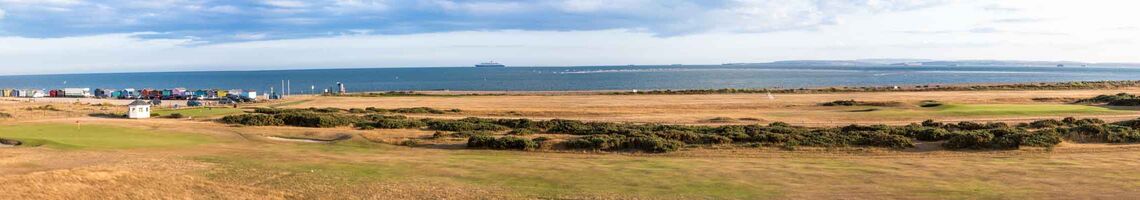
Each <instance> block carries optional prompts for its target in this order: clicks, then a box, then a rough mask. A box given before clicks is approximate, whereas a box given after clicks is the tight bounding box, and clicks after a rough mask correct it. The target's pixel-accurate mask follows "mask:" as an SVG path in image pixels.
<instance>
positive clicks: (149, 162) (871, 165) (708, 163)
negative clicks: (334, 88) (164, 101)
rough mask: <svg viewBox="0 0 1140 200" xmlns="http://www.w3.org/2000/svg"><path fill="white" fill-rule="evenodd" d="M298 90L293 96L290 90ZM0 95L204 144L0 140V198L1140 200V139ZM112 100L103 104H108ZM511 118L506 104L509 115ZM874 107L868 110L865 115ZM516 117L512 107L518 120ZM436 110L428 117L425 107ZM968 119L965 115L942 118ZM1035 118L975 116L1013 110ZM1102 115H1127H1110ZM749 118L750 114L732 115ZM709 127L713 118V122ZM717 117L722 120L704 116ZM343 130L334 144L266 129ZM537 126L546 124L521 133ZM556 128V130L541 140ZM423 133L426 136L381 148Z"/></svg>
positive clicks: (644, 100) (630, 105)
mask: <svg viewBox="0 0 1140 200" xmlns="http://www.w3.org/2000/svg"><path fill="white" fill-rule="evenodd" d="M1117 92H1135V91H1133V90H1126V91H1115V90H1114V91H1032V92H1016V91H1014V92H1010V91H1002V92H913V93H852V94H811V95H778V96H777V99H776V100H768V99H767V98H766V96H762V95H745V94H731V95H636V96H634V95H628V96H621V95H618V96H593V95H533V96H475V97H381V98H329V97H300V98H297V99H311V100H312V101H308V102H304V103H301V104H298V105H292V106H291V107H342V108H362V107H369V106H374V107H382V108H404V107H419V106H427V107H434V108H440V109H450V108H459V109H462V110H464V112H463V113H461V114H447V115H443V117H451V118H459V117H466V116H510V117H532V118H573V119H586V120H600V121H629V122H665V123H701V122H700V121H701V120H709V119H712V118H715V117H724V118H725V119H737V120H736V123H761V122H767V121H775V120H781V121H790V122H795V121H801V120H802V121H808V122H827V121H832V120H834V121H845V122H846V120H850V121H860V122H869V123H894V122H900V123H901V122H913V121H917V120H921V119H915V118H914V117H901V118H892V117H881V116H880V117H869V116H872V115H867V114H866V113H865V112H863V113H849V112H841V111H845V110H849V109H851V108H841V109H835V108H823V107H819V106H816V105H815V104H817V103H819V102H827V101H833V100H840V99H856V100H859V101H884V102H886V101H898V102H903V103H904V104H910V105H915V104H917V102H920V101H923V100H938V101H941V102H947V103H958V104H972V103H976V104H990V103H1002V104H1053V103H1052V102H1048V103H1043V102H1037V101H1034V98H1081V97H1088V96H1095V95H1097V94H1110V93H1117ZM297 99H294V100H297ZM45 104H47V103H43V102H37V103H28V102H5V101H0V112H8V113H11V114H13V115H14V116H15V117H13V118H11V119H6V120H4V121H0V125H9V124H34V123H49V124H50V123H64V124H71V123H75V122H76V121H79V122H81V123H83V124H104V125H113V126H121V127H123V128H130V129H144V130H149V131H154V132H160V133H161V132H174V131H177V132H192V133H195V134H202V135H206V136H210V137H212V138H214V139H216V140H217V141H216V142H214V143H209V144H203V145H197V146H191V147H179V148H148V149H118V150H63V149H53V148H46V147H34V148H28V147H19V148H0V188H4V192H3V195H4V196H3V197H0V199H9V198H10V199H151V198H163V197H181V198H192V199H221V198H225V199H1122V198H1129V197H1134V196H1140V163H1138V162H1136V160H1140V154H1137V153H1135V152H1137V151H1140V145H1108V144H1071V143H1064V144H1062V145H1060V146H1058V147H1056V148H1054V149H1051V150H1045V149H1023V150H1013V151H980V152H970V151H928V150H923V149H921V148H920V149H913V150H907V151H895V150H884V149H875V148H840V149H827V148H802V149H797V150H796V151H784V150H780V149H779V148H775V147H762V148H739V147H727V146H726V147H711V148H689V149H685V150H682V151H678V152H673V153H668V154H653V155H645V154H632V153H596V152H553V151H539V152H517V151H491V150H467V149H463V148H460V147H461V146H456V145H455V144H460V143H462V142H463V139H461V138H458V139H457V138H451V139H430V138H428V137H430V136H431V135H432V133H434V132H432V131H422V130H367V131H365V130H355V129H350V128H332V129H316V128H296V127H243V126H229V125H223V124H218V123H214V122H209V121H198V120H185V119H150V120H126V119H106V118H93V117H85V116H86V115H85V114H86V113H90V112H101V111H104V110H101V109H102V108H100V107H98V106H91V105H82V104H70V103H54V104H53V105H56V106H57V107H59V108H61V109H62V110H63V111H52V112H53V113H39V112H38V111H27V110H24V109H22V108H25V107H30V106H39V105H45ZM115 108H116V107H113V108H110V109H112V110H113V109H115ZM512 111H513V112H514V113H513V114H509V115H508V114H507V113H508V112H512ZM872 113H873V112H872ZM516 115H517V116H516ZM423 116H430V117H440V116H439V115H423ZM941 117H943V118H942V119H947V120H952V119H976V118H979V117H977V116H971V117H967V116H941ZM1025 117H1040V116H1017V117H1013V116H981V117H980V118H993V119H999V120H1002V119H1004V120H1009V119H1013V118H1025ZM1098 117H1102V118H1114V117H1116V118H1124V117H1132V116H1129V114H1107V115H1101V116H1098ZM741 118H756V119H758V120H761V121H753V120H741ZM710 123H714V122H710ZM715 123H720V122H715ZM340 134H349V135H353V139H350V140H347V141H339V142H335V143H333V144H309V143H297V142H288V141H274V140H269V139H266V138H265V136H283V137H307V138H329V137H334V136H336V135H340ZM537 136H548V135H544V134H539V135H532V136H529V137H537ZM549 136H550V137H554V138H556V140H557V139H558V137H559V136H554V135H549ZM409 139H415V140H423V143H422V144H424V146H420V147H415V148H412V147H404V146H396V145H391V144H394V143H399V142H400V141H404V140H409Z"/></svg>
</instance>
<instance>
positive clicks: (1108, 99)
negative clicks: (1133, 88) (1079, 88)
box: [1076, 93, 1140, 106]
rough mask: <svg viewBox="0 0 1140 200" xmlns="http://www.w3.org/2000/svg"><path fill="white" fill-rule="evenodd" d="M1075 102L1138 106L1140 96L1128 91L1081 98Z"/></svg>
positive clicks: (1139, 104)
mask: <svg viewBox="0 0 1140 200" xmlns="http://www.w3.org/2000/svg"><path fill="white" fill-rule="evenodd" d="M1076 103H1087V104H1105V105H1109V106H1140V97H1137V96H1136V95H1134V94H1129V93H1118V94H1115V95H1098V96H1096V97H1093V98H1088V99H1081V100H1078V101H1077V102H1076Z"/></svg>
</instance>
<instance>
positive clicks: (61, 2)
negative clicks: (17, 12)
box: [0, 0, 84, 6]
mask: <svg viewBox="0 0 1140 200" xmlns="http://www.w3.org/2000/svg"><path fill="white" fill-rule="evenodd" d="M83 3H84V2H83V0H0V4H8V5H55V6H66V5H77V4H83Z"/></svg>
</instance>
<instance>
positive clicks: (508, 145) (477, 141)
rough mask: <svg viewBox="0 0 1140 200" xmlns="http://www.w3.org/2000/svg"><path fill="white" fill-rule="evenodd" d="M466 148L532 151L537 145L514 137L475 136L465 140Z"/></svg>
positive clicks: (531, 141)
mask: <svg viewBox="0 0 1140 200" xmlns="http://www.w3.org/2000/svg"><path fill="white" fill-rule="evenodd" d="M467 148H485V149H509V150H533V149H537V148H538V143H537V142H534V141H533V140H528V139H525V138H520V137H514V136H506V137H501V138H495V137H493V136H488V135H476V136H472V137H471V138H468V139H467Z"/></svg>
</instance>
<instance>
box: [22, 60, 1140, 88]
mask: <svg viewBox="0 0 1140 200" xmlns="http://www.w3.org/2000/svg"><path fill="white" fill-rule="evenodd" d="M1137 79H1140V68H1129V67H1111V66H1088V67H1081V66H1075V67H1028V66H890V65H885V66H784V65H780V66H773V65H684V66H676V65H668V66H590V67H505V68H475V67H425V68H371V69H313V70H275V71H205V72H146V73H105V74H59V75H13V76H0V88H13V89H59V88H107V89H122V88H137V89H143V88H155V89H160V88H161V89H165V88H189V89H245V90H256V91H270V89H271V88H273V89H274V91H280V88H281V82H282V80H289V83H290V88H291V92H292V93H293V94H306V93H315V92H321V91H323V90H325V89H327V88H332V87H334V86H335V85H336V83H338V82H340V83H344V84H345V87H346V88H347V89H348V90H349V91H350V92H365V91H409V90H414V91H426V90H448V91H580V90H666V89H672V90H684V89H720V88H820V87H845V86H849V87H858V86H883V87H890V86H906V85H943V84H971V83H1024V82H1062V81H1097V80H1137Z"/></svg>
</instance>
